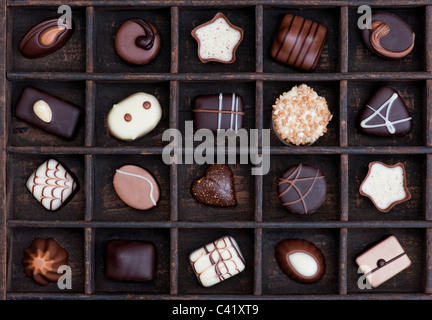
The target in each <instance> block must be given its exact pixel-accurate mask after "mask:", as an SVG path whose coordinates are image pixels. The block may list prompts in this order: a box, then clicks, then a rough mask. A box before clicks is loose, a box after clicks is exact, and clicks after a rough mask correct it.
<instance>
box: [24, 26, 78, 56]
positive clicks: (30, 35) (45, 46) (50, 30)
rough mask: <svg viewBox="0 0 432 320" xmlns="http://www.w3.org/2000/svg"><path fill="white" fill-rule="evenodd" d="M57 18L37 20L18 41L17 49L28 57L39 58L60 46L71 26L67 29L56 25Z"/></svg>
mask: <svg viewBox="0 0 432 320" xmlns="http://www.w3.org/2000/svg"><path fill="white" fill-rule="evenodd" d="M58 21H59V18H51V19H48V20H44V21H42V22H39V23H38V24H36V25H35V26H34V27H32V28H31V29H30V30H29V31H27V32H26V34H25V35H24V36H23V38H22V39H21V41H20V43H19V47H18V48H19V51H20V52H21V54H22V55H23V56H25V57H26V58H30V59H35V58H41V57H44V56H46V55H49V54H51V53H53V52H55V51H57V50H59V49H60V48H62V47H63V46H64V45H65V44H66V42H67V41H68V40H69V39H70V37H71V36H72V33H73V29H74V27H73V21H72V28H71V29H67V28H66V27H64V26H59V25H58Z"/></svg>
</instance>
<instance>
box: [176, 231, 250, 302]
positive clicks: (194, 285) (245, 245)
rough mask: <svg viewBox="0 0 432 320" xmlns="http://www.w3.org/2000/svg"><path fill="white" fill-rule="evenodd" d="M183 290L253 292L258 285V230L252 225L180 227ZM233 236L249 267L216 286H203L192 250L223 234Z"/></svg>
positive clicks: (223, 292)
mask: <svg viewBox="0 0 432 320" xmlns="http://www.w3.org/2000/svg"><path fill="white" fill-rule="evenodd" d="M178 235H179V246H178V247H179V253H178V257H179V260H178V262H179V266H178V285H179V294H200V295H208V296H211V295H215V294H228V295H232V294H236V295H250V294H253V286H254V234H253V230H252V229H243V228H239V229H237V228H233V229H224V228H211V229H207V228H204V229H200V228H193V229H179V232H178ZM228 235H229V236H231V237H233V238H234V239H235V240H236V241H237V244H238V246H239V248H240V251H241V253H242V255H243V257H244V259H245V261H246V268H245V269H244V270H243V271H242V272H240V273H239V274H237V275H236V276H234V277H232V278H229V279H227V280H225V281H222V282H220V283H218V284H216V285H214V286H212V287H208V288H205V287H202V286H201V285H200V284H199V282H198V279H197V277H196V275H195V273H194V272H193V269H192V266H191V265H190V263H189V260H188V258H189V254H190V253H191V252H192V251H194V250H196V249H198V248H201V247H202V246H204V245H206V244H208V243H210V242H213V241H215V240H217V239H219V238H220V237H223V236H228Z"/></svg>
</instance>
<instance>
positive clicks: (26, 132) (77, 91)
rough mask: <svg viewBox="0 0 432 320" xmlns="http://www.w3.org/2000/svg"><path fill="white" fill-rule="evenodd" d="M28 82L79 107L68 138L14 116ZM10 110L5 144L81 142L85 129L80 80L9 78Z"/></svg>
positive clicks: (83, 94) (32, 144) (18, 145)
mask: <svg viewBox="0 0 432 320" xmlns="http://www.w3.org/2000/svg"><path fill="white" fill-rule="evenodd" d="M27 86H32V87H35V88H36V89H40V90H42V91H45V92H47V93H49V94H52V95H53V96H56V97H58V98H60V99H63V100H65V101H67V102H70V103H72V104H75V105H76V106H78V107H79V108H80V109H81V110H82V116H81V119H80V122H79V124H78V128H77V131H76V133H75V135H74V137H73V138H72V139H65V138H62V137H59V136H56V135H54V134H51V133H48V132H46V131H44V130H42V129H39V128H38V127H36V126H34V125H31V124H27V123H25V122H23V121H21V120H20V119H18V118H16V117H15V115H14V113H15V107H16V105H17V104H18V100H19V98H20V96H21V93H22V91H23V90H24V88H25V87H27ZM11 87H12V89H11V90H12V93H11V105H10V108H11V109H10V113H9V114H8V115H7V117H8V122H9V130H10V131H9V132H10V133H9V141H8V144H9V145H11V146H16V147H29V146H53V147H54V146H55V147H66V146H74V147H77V146H83V145H84V137H85V134H86V130H85V119H86V116H85V109H86V105H85V83H84V82H82V81H34V80H33V81H14V82H12V85H11Z"/></svg>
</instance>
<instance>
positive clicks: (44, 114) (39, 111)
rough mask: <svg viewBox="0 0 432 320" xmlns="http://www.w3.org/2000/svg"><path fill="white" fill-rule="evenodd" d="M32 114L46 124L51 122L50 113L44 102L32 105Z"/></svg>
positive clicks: (40, 101) (39, 101)
mask: <svg viewBox="0 0 432 320" xmlns="http://www.w3.org/2000/svg"><path fill="white" fill-rule="evenodd" d="M33 112H34V113H35V115H36V116H37V117H38V118H39V119H41V120H42V121H44V122H46V123H50V122H51V120H52V111H51V108H50V106H49V105H48V103H46V102H45V101H44V100H38V101H36V102H35V104H34V105H33Z"/></svg>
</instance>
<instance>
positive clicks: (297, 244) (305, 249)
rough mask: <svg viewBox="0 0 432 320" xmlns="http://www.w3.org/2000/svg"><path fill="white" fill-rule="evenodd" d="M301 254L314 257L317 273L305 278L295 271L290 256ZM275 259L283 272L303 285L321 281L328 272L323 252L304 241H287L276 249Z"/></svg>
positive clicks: (283, 241)
mask: <svg viewBox="0 0 432 320" xmlns="http://www.w3.org/2000/svg"><path fill="white" fill-rule="evenodd" d="M296 252H301V253H305V254H307V255H309V256H310V257H312V258H313V259H314V260H315V262H316V264H317V271H316V273H315V274H314V275H312V276H304V275H302V274H300V273H299V272H298V270H296V269H295V267H294V266H293V265H292V264H291V262H290V260H289V255H291V254H293V253H296ZM275 258H276V261H277V263H278V265H279V267H280V268H281V269H282V271H283V272H284V273H285V274H286V275H287V276H289V277H290V278H291V279H293V280H295V281H297V282H301V283H314V282H317V281H318V280H320V279H321V278H322V277H323V275H324V273H325V270H326V264H325V258H324V255H323V254H322V252H321V250H320V249H318V247H317V246H316V245H315V244H313V243H312V242H309V241H307V240H304V239H285V240H282V241H281V242H279V243H278V244H277V245H276V247H275Z"/></svg>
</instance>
